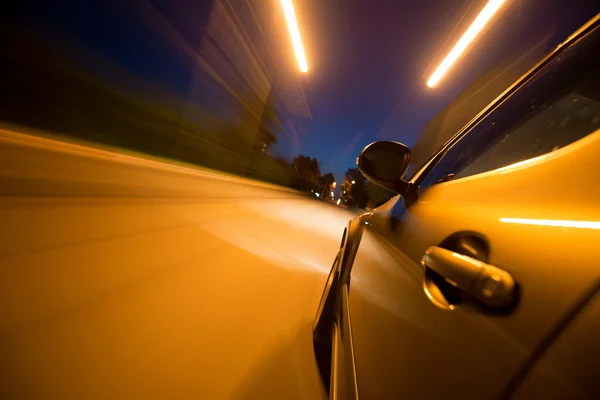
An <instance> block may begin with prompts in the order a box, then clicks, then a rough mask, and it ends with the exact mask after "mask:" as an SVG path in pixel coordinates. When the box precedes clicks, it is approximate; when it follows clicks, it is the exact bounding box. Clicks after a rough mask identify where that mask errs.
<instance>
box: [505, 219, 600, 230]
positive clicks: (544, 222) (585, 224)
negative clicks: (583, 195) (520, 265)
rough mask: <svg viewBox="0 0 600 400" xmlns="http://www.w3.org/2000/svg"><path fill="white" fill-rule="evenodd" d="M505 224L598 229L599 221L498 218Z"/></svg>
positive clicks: (599, 226) (599, 227)
mask: <svg viewBox="0 0 600 400" xmlns="http://www.w3.org/2000/svg"><path fill="white" fill-rule="evenodd" d="M500 221H501V222H506V223H507V224H522V225H540V226H560V227H564V228H579V229H600V221H571V220H558V219H526V218H500Z"/></svg>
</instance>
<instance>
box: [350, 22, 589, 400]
mask: <svg viewBox="0 0 600 400" xmlns="http://www.w3.org/2000/svg"><path fill="white" fill-rule="evenodd" d="M597 23H598V19H597V18H596V19H595V20H594V21H592V22H591V23H590V24H588V25H587V26H585V27H584V28H582V29H581V30H580V31H579V32H578V33H577V34H576V35H574V36H572V37H571V38H570V39H569V40H568V41H567V42H566V43H565V44H564V45H563V46H562V47H560V48H559V49H558V50H557V51H556V52H554V53H553V54H552V55H551V56H549V57H548V58H547V59H545V60H543V61H542V62H541V63H540V64H539V65H538V66H537V67H535V68H534V69H533V70H532V71H531V72H530V73H529V74H528V75H527V76H525V77H524V78H522V79H521V80H520V81H519V82H517V83H516V84H515V85H513V87H511V88H509V89H508V90H507V91H506V92H505V94H503V95H502V96H501V97H500V98H499V99H498V100H497V102H496V103H495V104H493V105H491V106H490V107H488V109H487V110H485V111H484V112H482V113H481V114H480V115H479V116H478V117H477V118H475V119H474V121H473V122H472V123H471V124H470V126H468V127H467V128H465V130H464V132H462V133H459V134H457V136H456V137H455V138H454V139H453V140H451V141H450V142H449V144H448V145H447V146H446V147H445V148H444V149H443V151H442V152H440V153H439V154H438V155H437V156H436V157H434V158H433V159H432V162H431V163H430V164H429V165H426V166H425V167H424V168H423V169H421V170H420V171H419V172H417V174H416V175H415V177H414V178H413V179H412V183H413V185H414V187H418V191H416V192H414V193H416V194H418V196H416V197H415V198H414V199H413V198H412V197H407V198H406V199H405V201H404V202H403V201H397V203H396V204H395V206H394V208H393V210H392V211H391V216H390V217H389V218H392V219H393V220H394V221H395V223H393V224H392V223H386V224H384V226H385V229H384V230H385V232H383V234H382V231H381V230H378V229H373V228H372V225H375V226H377V225H379V224H378V223H377V218H378V215H377V213H375V215H373V216H372V217H370V218H371V224H369V220H367V221H366V223H367V224H366V225H365V229H364V233H363V235H362V239H361V243H360V247H359V248H358V251H357V253H356V256H355V259H354V264H353V267H352V272H351V280H350V285H349V292H348V293H349V295H348V300H347V309H348V310H349V311H348V318H347V321H345V323H347V324H348V325H349V329H350V330H351V335H346V336H349V337H350V338H351V340H350V342H351V343H352V344H353V346H352V347H353V353H352V354H351V356H352V359H353V362H354V366H355V373H356V386H357V388H358V394H359V396H360V397H361V398H363V399H388V398H394V399H396V398H398V399H403V398H406V399H434V398H435V399H437V398H452V399H454V398H461V399H489V398H497V397H503V396H505V395H507V393H508V392H505V390H507V389H506V388H507V387H510V385H511V382H512V380H513V379H516V378H515V376H517V375H518V372H519V370H520V368H522V366H523V365H526V363H527V362H528V360H530V359H531V357H533V356H534V355H535V354H536V349H537V348H538V346H540V345H541V343H543V342H544V340H545V338H546V336H547V335H548V334H549V332H551V330H552V328H553V327H554V326H555V325H556V324H559V323H560V322H561V320H562V319H563V318H565V316H566V315H568V314H569V312H570V310H571V309H572V308H573V307H575V305H576V304H577V303H578V301H579V299H580V297H581V296H583V293H585V292H586V290H587V288H588V287H589V286H590V285H591V284H592V282H594V281H595V280H596V279H598V276H599V268H598V259H599V258H600V247H599V246H598V244H599V243H600V231H599V230H598V229H599V228H600V222H598V221H600V207H599V206H598V204H600V203H599V200H600V179H599V177H600V172H599V171H600V157H599V156H598V155H599V154H600V131H599V130H598V129H600V85H599V69H598V67H599V60H598V54H600V46H599V37H598V36H599V35H598V32H597ZM432 247H433V251H434V253H431V250H429V252H428V249H430V248H432ZM440 249H442V250H440ZM426 253H427V254H429V258H428V257H425V258H424V256H425V255H426ZM431 254H436V255H437V256H436V257H432V256H431ZM440 254H442V256H448V257H446V258H444V257H441V256H439V255H440ZM464 262H466V263H471V264H472V265H479V266H485V267H486V268H487V267H490V268H491V267H492V266H494V267H495V268H497V270H496V271H498V273H499V274H505V275H502V276H503V277H504V276H507V277H508V278H507V279H512V280H514V282H515V286H514V287H515V290H514V291H511V292H510V298H509V299H507V301H506V302H504V303H502V302H500V303H502V304H500V303H498V304H496V305H494V304H493V302H492V303H491V304H488V303H486V299H485V298H484V297H485V296H486V294H485V293H487V294H488V295H490V296H491V297H494V296H496V294H498V293H500V294H501V292H502V290H503V289H505V288H506V287H505V286H502V285H498V282H497V281H494V279H492V280H491V281H489V282H488V281H486V282H484V284H483V286H481V285H479V284H478V285H476V287H475V286H473V287H465V286H464V285H463V284H462V283H461V281H460V280H461V279H463V278H464V276H463V275H464V271H462V272H461V270H460V268H462V267H464ZM461 263H462V264H461ZM461 265H462V267H461ZM452 274H456V275H452ZM461 274H463V275H461ZM479 283H481V282H479ZM501 283H502V282H501ZM478 290H479V292H477V293H474V291H478ZM486 291H487V292H486ZM478 296H479V297H478ZM482 296H483V297H482ZM474 299H477V301H475V300H474ZM496 306H497V307H496ZM343 336H344V335H342V337H343ZM348 359H349V357H347V358H346V361H348Z"/></svg>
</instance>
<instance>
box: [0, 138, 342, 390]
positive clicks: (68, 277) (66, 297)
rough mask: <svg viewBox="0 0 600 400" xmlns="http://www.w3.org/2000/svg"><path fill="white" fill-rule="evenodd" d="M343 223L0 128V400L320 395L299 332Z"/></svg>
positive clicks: (269, 189) (323, 207)
mask: <svg viewBox="0 0 600 400" xmlns="http://www.w3.org/2000/svg"><path fill="white" fill-rule="evenodd" d="M351 217H352V214H351V213H350V212H349V211H347V210H344V209H341V208H337V207H334V206H332V205H329V204H326V203H323V202H319V201H317V200H311V199H310V198H307V197H303V196H301V195H299V194H297V193H295V192H293V191H291V190H287V189H283V188H278V187H275V186H271V185H267V184H261V183H257V182H252V181H249V180H244V179H240V178H236V177H232V176H227V175H223V174H218V173H214V172H210V171H203V170H196V169H189V168H186V167H180V166H171V165H167V164H163V163H160V162H157V161H152V160H145V159H140V158H135V157H131V156H127V155H121V154H117V153H111V152H107V151H104V150H94V149H90V148H86V147H82V146H79V145H73V144H66V143H61V142H57V141H53V140H47V139H42V138H37V137H34V136H29V135H26V134H21V133H15V132H11V131H7V130H0V221H2V222H1V224H0V310H1V311H0V315H1V318H0V320H1V324H0V336H1V337H0V343H1V344H0V360H1V361H0V363H1V366H2V368H1V369H2V371H0V373H1V375H2V377H3V378H2V387H1V392H0V397H2V398H27V399H34V398H39V399H52V398H79V399H95V398H99V399H100V398H102V399H106V398H111V399H121V398H122V399H142V398H144V399H150V398H162V399H167V398H168V399H187V398H190V399H191V398H193V399H225V398H228V399H271V398H272V399H319V398H325V397H326V395H325V393H324V389H323V386H322V384H321V382H320V380H319V377H318V372H317V369H316V363H315V361H314V356H313V351H312V341H311V323H312V318H313V315H314V312H315V310H316V307H317V304H318V301H319V298H320V294H321V290H322V288H323V285H324V282H325V278H326V274H327V273H328V272H329V268H330V265H331V262H332V261H333V258H334V257H335V253H336V251H337V248H338V246H339V242H340V238H341V233H342V231H343V228H344V226H345V225H346V223H347V221H348V219H349V218H351Z"/></svg>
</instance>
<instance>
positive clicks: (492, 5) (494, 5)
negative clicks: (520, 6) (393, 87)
mask: <svg viewBox="0 0 600 400" xmlns="http://www.w3.org/2000/svg"><path fill="white" fill-rule="evenodd" d="M504 2H505V0H489V1H488V3H487V4H486V5H485V7H483V10H481V12H480V13H479V15H478V16H477V18H475V21H473V23H472V24H471V26H469V28H468V29H467V30H466V31H465V33H463V35H462V37H461V38H460V39H459V40H458V42H456V44H455V45H454V47H453V48H452V50H450V53H448V55H447V56H446V58H444V61H442V63H441V64H440V65H439V66H438V67H437V68H436V70H435V71H434V72H433V74H432V75H431V77H430V78H429V80H428V81H427V86H429V87H434V86H435V85H436V84H437V83H438V81H439V80H440V79H441V77H442V76H444V74H445V73H446V72H447V71H448V70H449V69H450V67H451V66H452V64H454V63H455V62H456V60H457V59H458V57H460V55H461V54H462V53H463V52H464V51H465V50H466V49H467V47H468V46H469V44H470V43H471V42H472V41H473V39H475V37H476V36H477V34H479V32H481V30H482V29H483V27H484V26H485V24H487V23H488V21H489V20H490V19H491V18H492V16H493V15H494V14H495V13H496V11H498V9H499V8H500V6H502V4H504Z"/></svg>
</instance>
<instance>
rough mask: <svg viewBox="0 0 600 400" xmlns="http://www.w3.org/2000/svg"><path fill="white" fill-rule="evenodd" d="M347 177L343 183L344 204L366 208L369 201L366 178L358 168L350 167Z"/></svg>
mask: <svg viewBox="0 0 600 400" xmlns="http://www.w3.org/2000/svg"><path fill="white" fill-rule="evenodd" d="M345 178H346V179H345V181H344V183H343V184H342V200H343V202H344V204H346V205H347V206H349V207H358V208H365V207H366V206H367V201H368V196H367V193H366V183H367V180H366V178H365V177H364V176H363V174H361V172H360V171H359V170H358V169H357V168H350V169H348V170H347V171H346V174H345ZM352 182H354V183H352Z"/></svg>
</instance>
